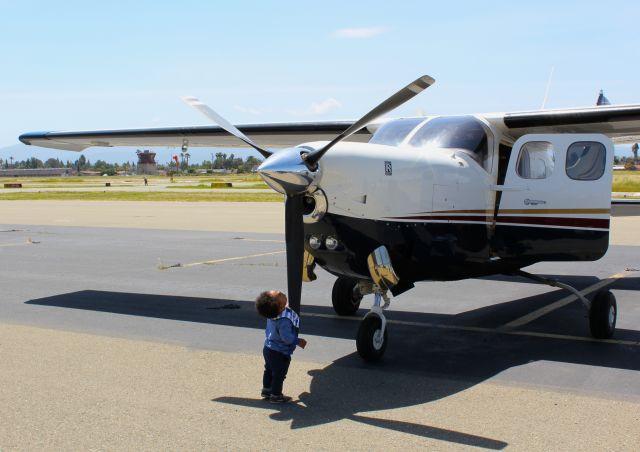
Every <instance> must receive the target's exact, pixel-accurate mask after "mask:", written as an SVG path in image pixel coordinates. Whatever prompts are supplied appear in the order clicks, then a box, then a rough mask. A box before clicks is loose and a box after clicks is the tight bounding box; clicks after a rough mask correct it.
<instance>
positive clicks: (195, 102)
mask: <svg viewBox="0 0 640 452" xmlns="http://www.w3.org/2000/svg"><path fill="white" fill-rule="evenodd" d="M182 101H183V102H184V103H185V104H187V105H188V106H190V107H193V108H195V109H196V110H198V111H199V112H200V113H202V114H203V115H205V116H206V117H207V118H209V119H210V120H212V121H213V122H215V123H216V124H218V125H219V126H220V127H222V128H223V129H224V130H226V131H227V132H229V133H230V134H231V135H233V136H235V137H236V138H238V139H240V140H242V141H244V142H245V143H246V144H248V145H249V146H251V147H252V148H253V149H255V150H256V151H258V152H259V153H260V154H262V156H263V157H264V158H269V157H270V156H271V154H272V152H270V151H267V150H266V149H262V148H261V147H260V146H258V145H257V144H255V143H254V142H253V140H251V139H250V138H249V137H248V136H246V135H245V134H244V133H242V132H240V131H239V130H238V128H237V127H236V126H234V125H233V124H231V123H230V122H229V121H227V120H226V119H224V118H223V117H222V116H220V115H219V114H218V113H216V112H215V111H213V109H212V108H211V107H209V106H208V105H207V104H205V103H204V102H202V101H201V100H200V99H198V98H197V97H193V96H185V97H183V98H182Z"/></svg>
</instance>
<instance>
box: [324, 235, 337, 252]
mask: <svg viewBox="0 0 640 452" xmlns="http://www.w3.org/2000/svg"><path fill="white" fill-rule="evenodd" d="M339 245H340V242H338V239H336V238H334V237H331V236H329V237H327V238H326V240H325V241H324V246H326V247H327V249H328V250H331V251H333V250H335V249H336V248H338V246H339Z"/></svg>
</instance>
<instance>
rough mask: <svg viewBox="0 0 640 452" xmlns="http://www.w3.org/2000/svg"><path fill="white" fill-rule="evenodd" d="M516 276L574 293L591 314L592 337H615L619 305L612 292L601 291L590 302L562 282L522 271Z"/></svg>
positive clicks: (590, 327)
mask: <svg viewBox="0 0 640 452" xmlns="http://www.w3.org/2000/svg"><path fill="white" fill-rule="evenodd" d="M515 274H516V275H519V276H523V277H525V278H528V279H531V280H533V281H535V282H538V283H540V284H546V285H548V286H552V287H560V288H562V289H566V290H568V291H569V292H571V293H573V294H574V295H575V296H576V297H578V298H579V299H580V301H582V304H583V305H584V306H585V308H586V309H587V311H588V312H589V329H590V330H591V335H592V336H593V337H595V338H596V339H609V338H611V337H612V336H613V333H614V332H615V330H616V319H617V317H618V305H617V304H616V297H615V296H614V295H613V294H612V293H611V291H610V290H608V289H600V290H599V291H598V292H597V293H596V295H595V297H593V301H589V299H588V298H586V297H585V296H584V295H582V294H581V293H580V292H579V291H578V290H577V289H575V288H574V287H572V286H569V285H568V284H564V283H561V282H560V281H556V280H554V279H547V278H543V277H541V276H537V275H532V274H531V273H527V272H524V271H522V270H520V271H518V272H516V273H515Z"/></svg>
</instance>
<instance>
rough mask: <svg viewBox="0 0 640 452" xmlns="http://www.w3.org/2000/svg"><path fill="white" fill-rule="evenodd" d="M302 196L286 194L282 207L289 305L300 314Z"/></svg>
mask: <svg viewBox="0 0 640 452" xmlns="http://www.w3.org/2000/svg"><path fill="white" fill-rule="evenodd" d="M303 198H304V197H303V196H302V195H294V196H287V200H286V202H285V207H284V209H285V212H284V220H285V238H286V242H287V289H288V292H289V293H288V298H289V307H290V308H291V309H293V310H294V311H296V312H297V313H298V314H300V300H301V298H302V265H303V259H304V220H303V213H304V212H303V205H302V200H303Z"/></svg>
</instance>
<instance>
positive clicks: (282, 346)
mask: <svg viewBox="0 0 640 452" xmlns="http://www.w3.org/2000/svg"><path fill="white" fill-rule="evenodd" d="M287 310H288V311H290V313H287V312H283V314H285V315H282V314H281V315H280V316H278V317H276V318H275V319H267V328H266V330H265V335H266V339H265V341H264V345H265V346H266V347H269V348H270V349H271V350H274V351H276V352H280V353H283V354H285V355H291V354H292V353H293V351H294V350H295V349H296V346H297V345H298V328H296V327H295V326H294V324H293V320H291V318H289V317H288V316H286V314H291V313H293V311H291V309H289V308H286V309H285V311H287ZM293 314H295V313H293Z"/></svg>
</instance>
